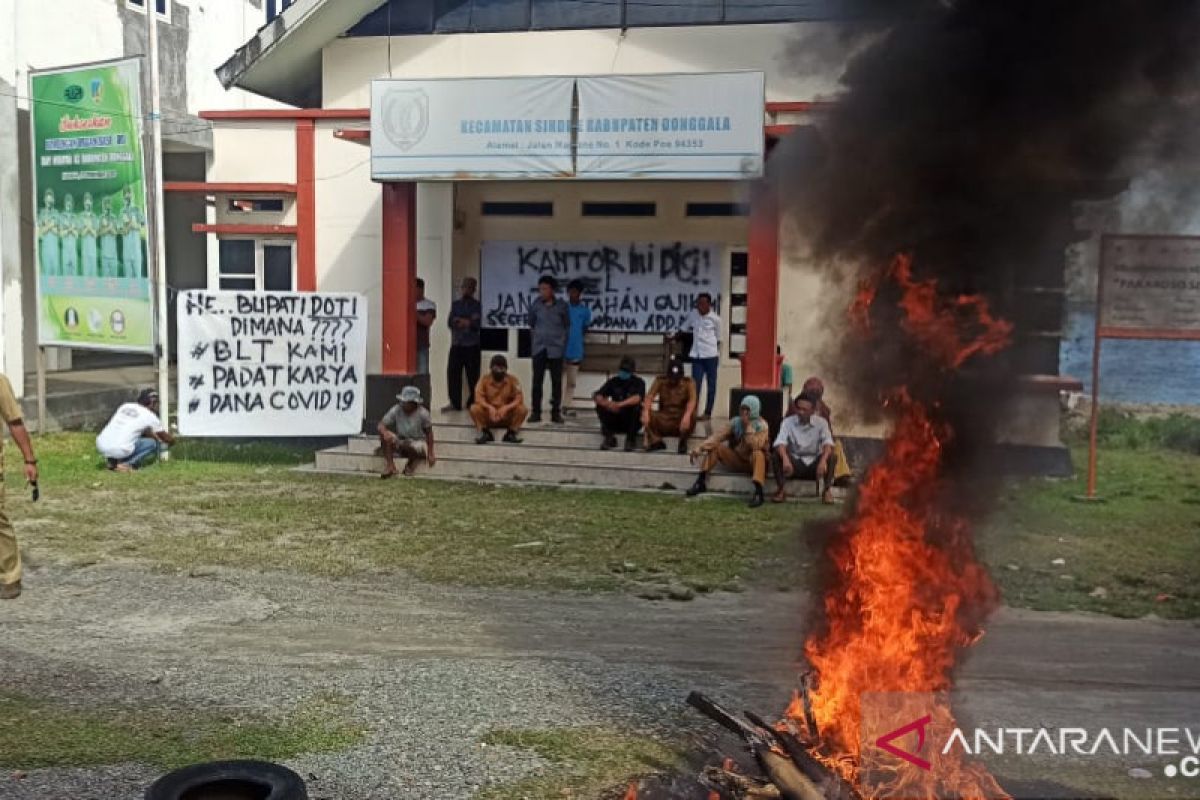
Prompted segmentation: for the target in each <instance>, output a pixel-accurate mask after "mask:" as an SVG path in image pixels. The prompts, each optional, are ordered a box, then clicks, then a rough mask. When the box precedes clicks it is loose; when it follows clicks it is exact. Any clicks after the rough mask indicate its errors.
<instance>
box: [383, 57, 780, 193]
mask: <svg viewBox="0 0 1200 800" xmlns="http://www.w3.org/2000/svg"><path fill="white" fill-rule="evenodd" d="M764 81H765V78H764V76H763V73H761V72H716V73H691V74H670V75H606V76H598V77H581V78H573V77H547V78H537V77H534V78H447V79H442V80H423V81H422V80H392V79H381V80H375V81H372V82H371V131H372V134H371V178H372V179H373V180H397V181H411V180H472V179H489V180H503V179H530V178H560V179H561V178H590V179H601V180H613V179H637V178H644V179H695V180H703V179H710V180H719V179H726V180H740V179H745V178H756V177H760V176H761V175H762V173H763V121H764V108H765V99H764V91H765V90H764V85H765V84H764ZM576 87H578V92H579V111H578V120H577V124H572V109H571V104H572V95H573V93H574V92H575V90H576Z"/></svg>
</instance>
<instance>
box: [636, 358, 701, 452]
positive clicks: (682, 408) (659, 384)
mask: <svg viewBox="0 0 1200 800" xmlns="http://www.w3.org/2000/svg"><path fill="white" fill-rule="evenodd" d="M655 398H657V399H658V410H657V411H656V410H655V409H654V400H655ZM642 425H644V426H645V428H646V450H647V451H654V450H665V449H666V448H667V445H666V444H665V443H664V442H663V437H664V436H678V437H679V452H680V453H686V452H687V443H688V437H689V436H691V435H692V429H693V428H694V427H695V426H696V382H695V381H693V380H692V379H691V378H685V377H683V364H682V363H680V362H679V361H676V360H674V359H672V361H671V365H670V366H669V367H667V374H666V375H660V376H658V377H657V378H655V379H654V383H653V384H652V385H651V386H650V393H649V394H647V395H646V401H645V403H644V404H643V406H642Z"/></svg>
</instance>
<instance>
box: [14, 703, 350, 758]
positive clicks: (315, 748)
mask: <svg viewBox="0 0 1200 800" xmlns="http://www.w3.org/2000/svg"><path fill="white" fill-rule="evenodd" d="M340 705H341V704H340V703H339V702H338V701H337V700H336V699H335V698H319V699H315V700H313V701H310V702H309V703H307V704H305V705H304V706H302V707H301V708H299V709H296V710H295V711H293V712H292V713H291V714H288V715H286V716H282V717H280V718H278V719H269V718H266V717H262V716H254V715H249V714H246V713H244V712H240V711H239V712H236V713H221V712H219V711H200V710H197V709H195V708H189V709H168V708H161V709H153V708H136V709H132V708H112V707H107V708H95V707H93V706H89V707H87V708H77V707H73V706H66V705H60V704H57V703H53V702H47V701H45V700H41V699H35V698H29V697H23V696H20V695H12V694H6V693H4V692H0V718H3V719H4V724H3V725H0V769H39V768H45V767H86V766H96V765H103V764H120V763H126V762H138V763H142V764H149V765H151V766H155V767H159V768H161V769H163V770H169V769H175V768H178V767H181V766H184V765H187V764H194V763H198V762H202V761H216V760H224V759H231V758H265V759H285V758H290V757H292V756H295V755H299V754H301V753H323V752H335V751H338V750H343V749H345V748H347V747H350V746H351V745H354V744H356V743H357V742H358V741H359V740H360V739H361V738H362V732H361V731H360V730H358V729H357V728H355V727H353V726H351V725H349V724H347V723H343V722H339V721H337V720H338V719H339V718H340V717H341V714H342V709H341V708H340Z"/></svg>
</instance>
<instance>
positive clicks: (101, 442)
mask: <svg viewBox="0 0 1200 800" xmlns="http://www.w3.org/2000/svg"><path fill="white" fill-rule="evenodd" d="M158 410H159V406H158V392H156V391H154V390H153V389H143V390H142V391H141V392H140V393H139V394H138V398H137V402H136V403H122V404H121V407H120V408H118V409H117V413H115V414H113V415H112V419H110V420H109V421H108V424H107V425H105V426H104V430H102V431H100V435H99V436H97V437H96V449H97V450H98V451H100V455H102V456H104V458H105V460H106V461H107V462H108V468H109V469H111V470H114V471H116V472H133V471H134V470H135V469H140V468H141V467H143V466H145V465H146V463H147V462H148V461H149V460H150V459H151V458H153V457H154V456H157V455H158V451H159V443H160V442H161V443H162V444H168V445H170V444H174V443H175V437H174V436H172V435H171V434H170V433H168V432H167V429H166V426H165V425H163V423H162V420H161V419H159V417H158Z"/></svg>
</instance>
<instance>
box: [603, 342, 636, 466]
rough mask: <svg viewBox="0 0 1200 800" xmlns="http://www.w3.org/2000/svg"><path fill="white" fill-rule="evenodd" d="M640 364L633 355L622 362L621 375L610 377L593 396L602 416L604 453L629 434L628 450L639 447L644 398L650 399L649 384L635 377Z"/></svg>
mask: <svg viewBox="0 0 1200 800" xmlns="http://www.w3.org/2000/svg"><path fill="white" fill-rule="evenodd" d="M636 369H637V365H636V364H635V363H634V361H633V359H632V358H630V357H629V356H625V357H624V358H622V359H621V364H620V369H618V371H617V374H616V375H615V376H613V377H611V378H609V379H608V380H607V381H606V382H605V384H604V385H603V386H601V387H600V389H599V390H597V392H596V393H595V394H594V395H592V399H593V400H595V401H596V415H597V416H598V417H600V432H601V433H602V434H603V436H604V441H603V443H601V445H600V449H601V450H611V449H613V448H614V447H616V446H617V434H618V433H623V434H625V450H626V451H627V452H628V451H630V450H633V448H634V447H636V446H637V435H638V431H639V430H641V429H642V398H643V397H645V396H646V382H645V381H644V380H642V379H641V378H639V377H638V376H637V375H635V374H634V372H635V370H636Z"/></svg>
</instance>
